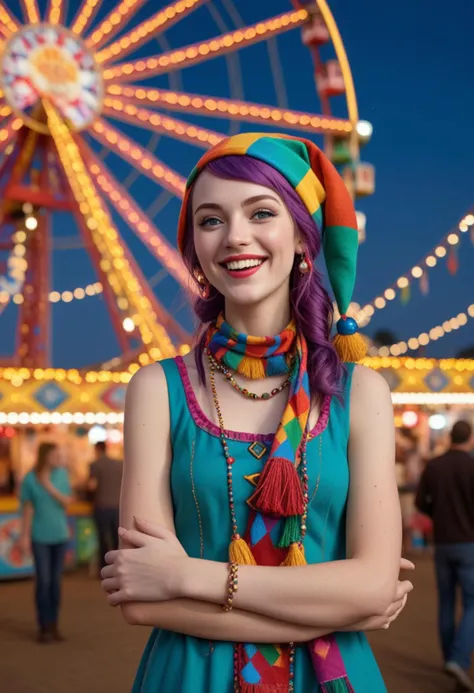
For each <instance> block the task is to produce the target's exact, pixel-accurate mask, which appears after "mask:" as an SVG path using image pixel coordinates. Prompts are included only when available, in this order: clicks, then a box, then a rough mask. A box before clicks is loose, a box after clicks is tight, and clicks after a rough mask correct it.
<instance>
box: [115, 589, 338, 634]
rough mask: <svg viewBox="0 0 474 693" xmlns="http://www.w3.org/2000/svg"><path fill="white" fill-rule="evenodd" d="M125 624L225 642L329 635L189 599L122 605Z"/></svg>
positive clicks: (314, 629) (324, 632) (321, 629)
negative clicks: (224, 609) (226, 611)
mask: <svg viewBox="0 0 474 693" xmlns="http://www.w3.org/2000/svg"><path fill="white" fill-rule="evenodd" d="M121 609H122V613H123V616H124V618H125V620H126V621H127V622H128V623H130V624H132V625H142V626H154V627H156V628H164V629H165V630H171V631H175V632H177V633H183V634H184V635H191V636H193V637H196V638H204V639H206V640H207V639H209V640H221V641H229V642H263V643H268V642H306V641H308V640H312V639H313V638H316V637H320V636H322V635H326V634H327V633H329V632H330V631H329V629H328V628H312V627H309V626H301V625H297V624H291V623H285V622H283V621H278V620H275V619H272V618H269V617H267V616H261V615H259V614H253V613H250V612H248V611H241V610H239V609H233V610H232V611H230V612H228V613H225V612H224V611H223V610H222V608H221V607H220V606H217V605H215V604H210V603H209V602H199V601H194V600H191V599H174V600H172V601H168V602H152V603H148V602H129V603H126V604H123V605H122V607H121Z"/></svg>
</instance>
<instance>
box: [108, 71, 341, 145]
mask: <svg viewBox="0 0 474 693" xmlns="http://www.w3.org/2000/svg"><path fill="white" fill-rule="evenodd" d="M106 91H107V93H108V94H110V95H113V96H115V97H119V98H121V99H122V101H123V102H124V103H126V102H128V103H131V104H133V103H145V104H147V105H148V106H154V107H161V108H166V109H167V110H175V111H184V112H186V113H190V114H191V113H193V114H195V115H205V116H209V117H212V118H225V119H228V118H236V119H238V120H240V121H246V122H249V123H258V124H260V125H264V124H265V125H273V126H275V127H281V126H282V125H283V126H285V127H288V128H292V129H293V130H303V131H305V132H313V133H315V134H328V135H334V134H348V133H349V132H351V130H352V125H351V123H350V122H349V121H348V120H344V119H343V118H334V117H333V116H321V115H316V114H315V113H304V112H303V111H292V110H289V109H282V108H275V107H273V106H265V105H262V104H257V103H250V102H246V101H232V100H231V99H221V98H216V97H210V96H202V95H200V94H186V93H184V92H175V91H169V90H166V89H144V88H143V87H140V86H136V85H130V86H128V85H127V86H122V85H120V84H117V85H115V84H112V85H110V86H108V87H107V90H106ZM105 102H108V99H107V98H106V99H105ZM147 113H148V111H147Z"/></svg>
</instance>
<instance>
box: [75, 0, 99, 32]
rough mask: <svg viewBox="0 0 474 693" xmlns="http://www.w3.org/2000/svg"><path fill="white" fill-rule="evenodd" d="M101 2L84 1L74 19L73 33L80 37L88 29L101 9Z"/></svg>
mask: <svg viewBox="0 0 474 693" xmlns="http://www.w3.org/2000/svg"><path fill="white" fill-rule="evenodd" d="M99 2H100V0H84V2H83V3H82V5H81V6H80V8H79V10H78V13H77V15H76V17H75V19H74V22H73V24H72V27H71V31H72V32H73V33H74V34H77V35H78V36H80V35H81V34H82V33H84V31H85V30H86V29H87V27H88V26H89V24H90V23H91V22H92V20H93V19H94V15H95V13H96V12H97V10H98V9H99Z"/></svg>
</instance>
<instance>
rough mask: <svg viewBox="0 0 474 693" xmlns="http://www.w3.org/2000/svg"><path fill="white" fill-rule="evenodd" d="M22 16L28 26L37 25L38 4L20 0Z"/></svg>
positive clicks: (38, 20)
mask: <svg viewBox="0 0 474 693" xmlns="http://www.w3.org/2000/svg"><path fill="white" fill-rule="evenodd" d="M21 5H22V6H23V15H24V17H25V20H26V22H27V23H28V24H38V23H39V22H40V21H41V16H40V13H39V8H38V3H37V2H36V0H21Z"/></svg>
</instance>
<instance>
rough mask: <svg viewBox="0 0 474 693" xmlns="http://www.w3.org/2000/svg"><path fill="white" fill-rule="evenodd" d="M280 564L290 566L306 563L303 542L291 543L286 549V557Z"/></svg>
mask: <svg viewBox="0 0 474 693" xmlns="http://www.w3.org/2000/svg"><path fill="white" fill-rule="evenodd" d="M281 565H282V566H285V567H286V566H289V567H291V566H295V565H308V564H307V563H306V558H305V555H304V547H303V544H299V543H297V542H295V543H294V544H291V546H290V548H289V549H288V553H287V554H286V558H285V560H284V561H283V563H282V564H281Z"/></svg>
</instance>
